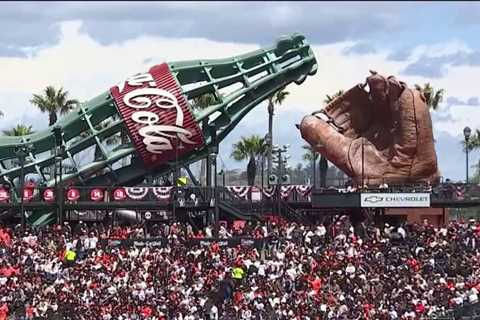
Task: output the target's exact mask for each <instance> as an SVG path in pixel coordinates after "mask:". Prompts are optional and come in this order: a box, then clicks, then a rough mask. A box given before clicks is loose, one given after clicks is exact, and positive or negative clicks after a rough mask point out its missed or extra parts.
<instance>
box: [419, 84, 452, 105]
mask: <svg viewBox="0 0 480 320" xmlns="http://www.w3.org/2000/svg"><path fill="white" fill-rule="evenodd" d="M415 89H417V90H418V91H420V92H422V93H423V96H424V97H425V102H426V103H427V106H428V108H430V109H432V110H437V109H438V105H439V104H440V102H442V100H443V96H444V94H445V90H444V89H439V90H435V89H434V88H433V87H432V86H431V85H430V83H428V82H427V83H425V84H424V85H423V87H422V86H420V85H418V84H416V85H415Z"/></svg>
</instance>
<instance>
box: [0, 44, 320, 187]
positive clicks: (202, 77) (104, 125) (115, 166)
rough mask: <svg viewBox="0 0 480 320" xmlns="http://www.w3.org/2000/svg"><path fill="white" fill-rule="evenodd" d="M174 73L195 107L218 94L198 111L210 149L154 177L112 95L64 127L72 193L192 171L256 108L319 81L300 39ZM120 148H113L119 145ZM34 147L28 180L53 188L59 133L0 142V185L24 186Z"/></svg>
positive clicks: (182, 66)
mask: <svg viewBox="0 0 480 320" xmlns="http://www.w3.org/2000/svg"><path fill="white" fill-rule="evenodd" d="M168 65H169V67H170V70H171V72H172V74H173V75H174V77H175V78H176V79H177V82H178V84H179V85H180V86H181V87H182V90H183V93H184V94H185V96H186V98H187V100H188V101H189V102H190V105H192V100H193V99H194V98H196V97H199V96H201V95H203V94H206V93H210V94H213V95H214V96H215V97H216V99H217V101H218V103H217V104H215V105H212V106H210V107H208V108H206V109H204V110H195V109H193V110H192V111H193V114H194V117H195V119H196V120H197V122H198V123H199V124H201V125H202V126H205V125H208V126H209V128H213V132H212V130H211V129H209V130H207V128H204V127H202V130H203V134H204V138H205V142H206V143H205V146H204V147H203V148H202V149H201V150H199V151H196V152H192V153H190V154H186V155H184V156H183V157H182V158H181V159H177V161H175V162H170V163H165V164H163V165H162V166H159V167H158V168H156V169H155V172H149V171H148V170H147V169H146V168H144V166H143V163H142V162H141V160H140V159H139V158H138V156H137V154H136V151H135V149H134V147H133V145H132V144H131V143H130V141H129V138H128V136H126V134H125V133H124V132H126V131H125V127H124V123H123V120H122V119H121V117H120V116H119V113H118V110H117V107H116V106H115V104H114V102H113V99H112V97H111V96H110V92H109V91H107V92H105V93H102V94H100V95H99V96H97V97H95V98H93V99H92V100H90V101H88V102H86V103H82V104H81V106H80V107H79V108H77V109H76V110H74V111H72V112H70V113H69V114H67V115H66V116H65V117H63V118H62V119H60V120H59V121H58V122H57V125H60V126H61V127H62V128H63V132H64V134H63V139H62V143H63V150H64V151H62V152H61V153H59V154H60V156H61V158H62V166H63V168H64V174H63V175H62V180H63V181H64V184H65V183H67V184H69V185H72V184H73V185H104V186H106V185H135V184H136V183H138V182H141V181H142V180H143V179H144V177H145V175H147V174H151V173H154V174H162V173H168V172H170V171H172V170H174V168H175V165H176V164H178V165H182V166H185V165H188V164H190V163H193V162H195V161H198V160H200V159H202V158H204V157H205V156H206V155H207V154H208V152H209V151H208V150H209V147H211V146H212V144H213V143H214V141H213V140H214V139H212V133H213V135H216V139H217V142H221V141H222V140H223V139H224V138H225V137H226V136H227V135H228V134H229V133H230V132H231V131H232V130H233V128H235V126H236V125H237V124H238V123H239V122H240V121H241V120H242V119H243V117H245V115H246V114H247V113H248V112H250V110H252V109H253V108H254V107H255V106H257V105H258V104H259V103H261V102H262V101H264V100H265V99H267V98H268V97H269V96H270V95H271V94H272V93H274V92H276V91H277V90H280V89H282V88H284V87H285V86H287V85H288V84H290V83H292V82H295V83H297V84H301V83H302V82H303V81H304V80H305V79H306V77H307V76H308V75H313V74H315V73H316V70H317V64H316V60H315V56H314V54H313V51H312V50H311V48H310V46H309V44H308V43H307V42H306V41H305V37H304V36H302V35H299V34H295V35H292V36H290V37H283V38H281V39H280V40H279V41H278V42H277V43H276V45H275V46H273V47H271V48H267V49H260V50H257V51H254V52H250V53H247V54H244V55H240V56H236V57H232V58H227V59H218V60H194V61H182V62H172V63H168ZM112 143H113V145H112ZM26 145H29V146H31V147H32V148H31V150H30V151H29V154H28V156H27V157H26V161H25V165H24V173H25V174H26V175H27V176H28V175H32V174H33V175H35V176H36V178H37V179H39V180H40V181H41V182H42V184H43V185H46V186H53V185H54V174H53V167H54V161H55V154H56V152H57V151H56V146H55V138H54V135H53V128H52V127H50V128H49V129H48V130H45V131H42V132H38V133H35V134H32V135H28V136H23V137H6V136H4V137H0V177H3V178H4V179H5V180H6V181H8V182H10V183H12V185H17V186H18V181H19V177H20V175H21V167H20V164H19V161H18V159H17V155H18V153H16V150H18V148H19V147H22V146H26Z"/></svg>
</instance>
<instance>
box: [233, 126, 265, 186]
mask: <svg viewBox="0 0 480 320" xmlns="http://www.w3.org/2000/svg"><path fill="white" fill-rule="evenodd" d="M265 151H266V144H265V141H264V139H263V138H261V137H260V136H258V135H252V136H250V137H242V138H241V140H240V141H239V142H237V143H235V144H234V145H233V151H232V154H231V157H232V158H233V159H235V160H237V161H243V160H247V159H248V165H247V181H248V185H249V186H253V185H254V184H255V177H256V175H257V160H258V157H259V156H261V155H263V154H265Z"/></svg>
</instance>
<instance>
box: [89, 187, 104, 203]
mask: <svg viewBox="0 0 480 320" xmlns="http://www.w3.org/2000/svg"><path fill="white" fill-rule="evenodd" d="M90 200H92V201H101V200H103V190H102V189H98V188H95V189H92V190H90Z"/></svg>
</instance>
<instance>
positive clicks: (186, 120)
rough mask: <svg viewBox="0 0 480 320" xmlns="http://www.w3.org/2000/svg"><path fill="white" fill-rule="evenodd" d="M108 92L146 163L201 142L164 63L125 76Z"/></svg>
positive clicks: (159, 161)
mask: <svg viewBox="0 0 480 320" xmlns="http://www.w3.org/2000/svg"><path fill="white" fill-rule="evenodd" d="M110 92H111V94H112V97H113V99H114V101H115V104H116V105H117V108H118V110H119V112H120V114H121V116H122V118H123V120H124V121H125V124H126V126H127V129H128V133H129V135H130V137H131V140H132V141H133V144H134V146H135V148H136V150H137V151H138V153H139V154H140V156H141V158H142V159H143V161H144V163H145V165H146V166H147V167H155V166H158V165H160V164H162V163H165V162H166V161H169V160H173V159H174V158H175V157H176V156H182V155H184V154H186V153H189V152H191V151H193V150H195V149H198V148H199V147H201V146H202V145H203V144H204V140H203V135H202V132H201V130H200V127H199V126H198V124H197V123H196V122H195V119H194V118H193V114H192V112H191V110H190V107H189V106H188V102H187V100H186V99H185V97H184V96H183V93H182V89H181V88H180V87H179V86H178V84H177V81H176V79H175V78H174V77H173V75H172V74H171V72H170V69H169V67H168V65H167V64H166V63H163V64H160V65H156V66H154V67H152V68H151V69H150V71H149V72H146V73H142V74H137V75H134V76H132V77H130V78H128V79H127V80H126V81H124V82H122V83H120V84H119V85H117V86H115V87H112V88H111V89H110Z"/></svg>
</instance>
